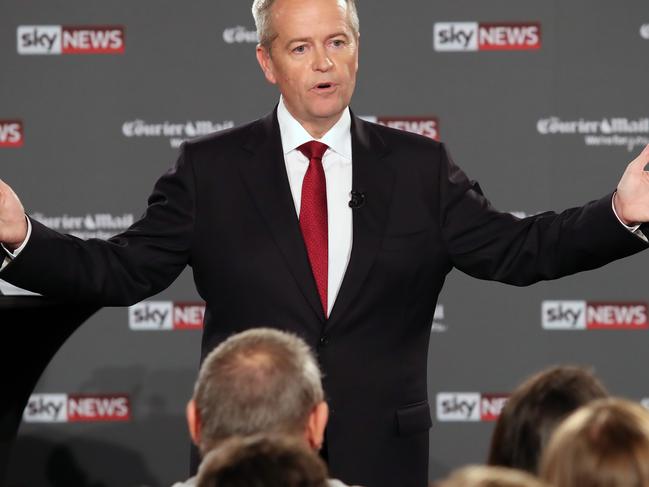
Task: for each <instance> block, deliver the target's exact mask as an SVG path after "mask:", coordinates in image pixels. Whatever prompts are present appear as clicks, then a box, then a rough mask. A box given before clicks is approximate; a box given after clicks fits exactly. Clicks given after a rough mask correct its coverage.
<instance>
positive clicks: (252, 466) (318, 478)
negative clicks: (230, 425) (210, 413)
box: [196, 436, 327, 487]
mask: <svg viewBox="0 0 649 487" xmlns="http://www.w3.org/2000/svg"><path fill="white" fill-rule="evenodd" d="M196 485H197V487H262V486H263V487H326V486H327V468H326V467H325V465H324V462H323V461H322V460H321V459H320V457H319V456H318V455H317V454H316V453H315V452H314V451H313V450H310V449H308V448H307V447H306V445H305V444H304V442H303V441H299V440H298V439H296V438H291V437H281V436H276V437H265V436H250V437H247V438H243V437H234V438H231V439H229V440H226V441H225V442H223V443H222V444H221V445H220V446H218V447H217V448H215V449H214V450H212V451H210V452H209V453H208V454H207V455H206V456H205V459H204V460H203V462H202V463H201V466H200V469H199V471H198V477H197V479H196Z"/></svg>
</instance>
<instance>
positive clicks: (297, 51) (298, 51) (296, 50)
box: [293, 45, 306, 54]
mask: <svg viewBox="0 0 649 487" xmlns="http://www.w3.org/2000/svg"><path fill="white" fill-rule="evenodd" d="M305 51H306V46H305V45H301V46H297V47H294V48H293V52H294V53H295V54H302V53H303V52H305Z"/></svg>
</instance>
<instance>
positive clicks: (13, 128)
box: [0, 120, 25, 147]
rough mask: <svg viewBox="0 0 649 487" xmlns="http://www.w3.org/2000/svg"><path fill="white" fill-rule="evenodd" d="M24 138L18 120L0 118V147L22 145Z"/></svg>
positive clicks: (21, 126)
mask: <svg viewBox="0 0 649 487" xmlns="http://www.w3.org/2000/svg"><path fill="white" fill-rule="evenodd" d="M24 138H25V136H24V131H23V123H22V122H21V121H20V120H0V147H22V146H23V140H24Z"/></svg>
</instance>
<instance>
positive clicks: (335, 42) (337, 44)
mask: <svg viewBox="0 0 649 487" xmlns="http://www.w3.org/2000/svg"><path fill="white" fill-rule="evenodd" d="M331 43H332V44H333V46H334V47H343V46H344V45H345V41H344V40H342V39H334V40H333V41H331Z"/></svg>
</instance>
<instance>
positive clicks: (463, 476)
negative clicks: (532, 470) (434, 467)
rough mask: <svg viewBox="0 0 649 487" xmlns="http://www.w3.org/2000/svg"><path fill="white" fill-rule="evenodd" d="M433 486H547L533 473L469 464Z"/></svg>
mask: <svg viewBox="0 0 649 487" xmlns="http://www.w3.org/2000/svg"><path fill="white" fill-rule="evenodd" d="M435 487H548V486H546V484H544V483H543V482H541V481H540V480H539V479H537V478H536V477H534V476H533V475H531V474H529V473H527V472H523V471H520V470H514V469H511V468H506V467H493V466H484V465H471V466H468V467H464V468H461V469H459V470H456V471H455V472H452V473H451V475H450V476H449V477H448V478H447V479H445V480H442V481H441V482H439V483H438V484H436V486H435Z"/></svg>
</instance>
